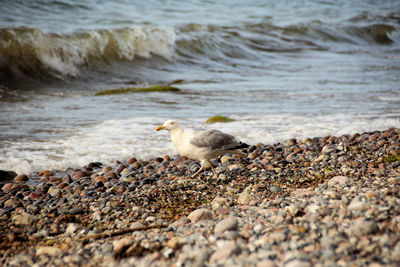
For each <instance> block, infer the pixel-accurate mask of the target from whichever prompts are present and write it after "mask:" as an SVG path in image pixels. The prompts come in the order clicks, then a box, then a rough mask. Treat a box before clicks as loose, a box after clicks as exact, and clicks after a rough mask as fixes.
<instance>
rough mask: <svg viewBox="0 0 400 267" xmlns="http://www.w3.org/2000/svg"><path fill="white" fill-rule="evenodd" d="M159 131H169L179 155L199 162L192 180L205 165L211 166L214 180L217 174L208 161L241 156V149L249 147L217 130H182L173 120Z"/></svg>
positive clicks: (159, 128) (157, 129)
mask: <svg viewBox="0 0 400 267" xmlns="http://www.w3.org/2000/svg"><path fill="white" fill-rule="evenodd" d="M160 130H168V131H169V134H170V136H171V140H172V143H173V144H174V146H175V148H176V149H177V150H178V152H179V154H180V155H182V156H186V157H188V158H190V159H193V160H199V161H200V162H201V168H200V169H199V170H198V171H197V172H196V173H195V174H193V175H192V176H191V177H192V178H194V177H196V176H197V175H198V174H199V173H200V172H201V171H203V170H204V169H205V166H206V165H205V164H206V163H208V164H209V165H210V166H211V169H212V171H213V173H214V177H215V178H216V177H217V173H216V171H215V169H214V166H213V165H212V163H211V162H210V159H214V158H217V157H219V156H222V155H225V154H226V153H236V154H243V152H242V151H241V149H244V148H248V147H249V145H248V144H245V143H243V142H241V141H239V140H237V139H236V138H235V137H234V136H232V135H230V134H226V133H223V132H221V131H218V130H199V131H195V130H192V129H187V130H183V129H182V127H181V125H180V124H179V123H178V122H177V121H175V120H167V121H166V122H165V123H164V124H163V125H161V126H158V127H157V128H156V131H160Z"/></svg>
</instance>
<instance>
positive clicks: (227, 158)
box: [221, 155, 231, 163]
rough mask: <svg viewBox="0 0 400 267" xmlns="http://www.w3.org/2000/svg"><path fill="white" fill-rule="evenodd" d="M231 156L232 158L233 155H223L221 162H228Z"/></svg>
mask: <svg viewBox="0 0 400 267" xmlns="http://www.w3.org/2000/svg"><path fill="white" fill-rule="evenodd" d="M230 158H231V157H229V156H227V155H225V156H222V157H221V162H222V163H228V162H229V159H230Z"/></svg>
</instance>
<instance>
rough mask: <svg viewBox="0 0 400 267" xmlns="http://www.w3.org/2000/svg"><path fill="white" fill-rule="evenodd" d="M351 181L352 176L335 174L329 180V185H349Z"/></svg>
mask: <svg viewBox="0 0 400 267" xmlns="http://www.w3.org/2000/svg"><path fill="white" fill-rule="evenodd" d="M349 183H350V178H349V177H347V176H335V177H333V178H331V179H330V180H329V181H328V186H335V185H342V186H343V185H347V184H349Z"/></svg>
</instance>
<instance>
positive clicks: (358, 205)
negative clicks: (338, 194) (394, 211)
mask: <svg viewBox="0 0 400 267" xmlns="http://www.w3.org/2000/svg"><path fill="white" fill-rule="evenodd" d="M368 206H369V205H368V203H367V202H366V201H364V200H363V199H362V198H360V197H355V198H354V199H353V200H352V201H351V202H350V204H349V205H348V206H347V208H348V209H349V210H363V209H365V208H367V207H368Z"/></svg>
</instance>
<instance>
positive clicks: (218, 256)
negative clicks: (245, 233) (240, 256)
mask: <svg viewBox="0 0 400 267" xmlns="http://www.w3.org/2000/svg"><path fill="white" fill-rule="evenodd" d="M238 252H240V248H239V247H238V245H237V244H236V242H235V241H225V242H224V243H223V244H222V245H221V247H220V248H219V249H217V250H216V251H215V252H214V254H212V255H211V257H210V262H211V263H224V262H226V260H227V259H229V258H230V257H231V255H233V254H236V253H238Z"/></svg>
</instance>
